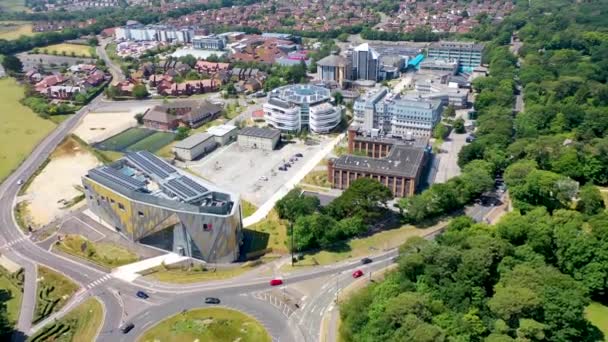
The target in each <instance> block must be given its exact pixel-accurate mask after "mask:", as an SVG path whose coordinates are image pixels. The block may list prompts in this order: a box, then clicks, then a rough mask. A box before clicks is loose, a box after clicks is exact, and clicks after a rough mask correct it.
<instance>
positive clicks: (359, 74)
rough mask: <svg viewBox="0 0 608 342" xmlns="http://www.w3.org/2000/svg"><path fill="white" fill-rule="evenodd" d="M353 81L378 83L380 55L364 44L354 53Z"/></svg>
mask: <svg viewBox="0 0 608 342" xmlns="http://www.w3.org/2000/svg"><path fill="white" fill-rule="evenodd" d="M352 61H353V62H352V65H353V79H355V80H369V81H377V80H378V77H379V74H380V54H379V53H378V52H377V51H376V50H374V49H373V48H372V47H370V46H369V44H368V43H363V44H361V45H359V46H357V47H356V48H355V49H354V50H353V52H352Z"/></svg>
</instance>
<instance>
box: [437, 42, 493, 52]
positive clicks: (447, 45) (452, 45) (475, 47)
mask: <svg viewBox="0 0 608 342" xmlns="http://www.w3.org/2000/svg"><path fill="white" fill-rule="evenodd" d="M483 48H484V46H483V45H482V44H476V43H473V42H454V41H439V42H434V43H431V44H430V45H429V49H459V50H471V51H480V52H481V51H482V50H483Z"/></svg>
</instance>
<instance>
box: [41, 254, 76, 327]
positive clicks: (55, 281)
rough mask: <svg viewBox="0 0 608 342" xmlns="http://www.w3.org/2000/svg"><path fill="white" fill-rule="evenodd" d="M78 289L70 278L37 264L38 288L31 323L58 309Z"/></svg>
mask: <svg viewBox="0 0 608 342" xmlns="http://www.w3.org/2000/svg"><path fill="white" fill-rule="evenodd" d="M77 290H78V285H76V284H75V283H74V282H73V281H72V280H70V279H68V278H67V277H65V276H63V275H62V274H60V273H57V272H55V271H53V270H51V269H49V268H46V267H44V266H38V288H37V293H36V308H35V310H34V319H33V321H32V322H33V323H38V322H40V321H42V320H43V319H45V318H46V317H48V316H49V315H51V314H52V313H53V312H56V311H59V310H60V309H61V308H62V307H63V306H64V305H65V303H67V301H68V300H69V299H70V297H72V295H73V294H74V293H76V291H77Z"/></svg>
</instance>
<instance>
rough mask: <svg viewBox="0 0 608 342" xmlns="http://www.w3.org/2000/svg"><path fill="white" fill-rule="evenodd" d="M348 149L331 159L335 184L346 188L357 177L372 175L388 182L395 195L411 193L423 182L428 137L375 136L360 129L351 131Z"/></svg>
mask: <svg viewBox="0 0 608 342" xmlns="http://www.w3.org/2000/svg"><path fill="white" fill-rule="evenodd" d="M348 152H349V154H348V155H344V156H341V157H339V158H334V159H331V160H330V161H329V163H328V167H327V169H328V171H327V172H328V179H329V182H330V183H331V184H332V188H335V189H346V188H348V187H349V186H350V184H351V183H352V182H353V181H354V180H356V179H358V178H361V177H368V178H372V179H376V180H378V181H379V182H380V183H382V184H384V185H386V186H387V187H388V188H389V189H390V190H391V192H392V193H393V195H394V196H395V197H409V196H412V195H414V193H415V191H416V189H417V187H418V186H419V183H420V176H421V174H422V170H423V169H424V165H425V164H426V161H427V147H426V140H412V141H404V140H398V139H390V138H379V137H371V136H365V135H362V134H360V133H359V132H358V131H357V130H356V129H350V130H349V132H348Z"/></svg>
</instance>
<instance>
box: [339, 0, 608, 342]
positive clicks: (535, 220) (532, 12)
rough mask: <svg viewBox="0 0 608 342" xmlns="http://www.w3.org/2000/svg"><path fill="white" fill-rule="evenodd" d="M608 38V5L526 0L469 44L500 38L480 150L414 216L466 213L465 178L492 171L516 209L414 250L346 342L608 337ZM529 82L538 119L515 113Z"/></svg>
mask: <svg viewBox="0 0 608 342" xmlns="http://www.w3.org/2000/svg"><path fill="white" fill-rule="evenodd" d="M529 4H531V6H532V7H528V5H529ZM606 27H608V3H606V2H600V1H590V2H577V3H574V2H571V1H566V0H548V1H532V2H531V3H529V2H528V1H518V2H517V9H516V11H515V12H514V13H513V14H512V15H511V16H509V17H508V18H506V19H505V21H503V23H502V24H501V25H497V26H494V27H486V29H487V31H489V33H487V32H483V30H482V29H477V30H474V31H473V32H472V33H471V34H469V36H470V37H469V38H474V39H477V40H484V41H486V42H485V43H486V56H485V58H484V59H485V61H486V62H488V63H489V65H490V76H489V77H486V78H483V79H479V80H476V81H475V82H474V84H473V87H474V88H475V91H476V92H477V93H478V94H477V100H476V103H475V109H476V110H477V113H478V128H477V139H476V140H475V141H474V142H473V143H471V144H469V145H467V146H466V147H465V148H463V150H462V151H461V153H460V155H459V164H460V166H461V167H462V168H463V171H464V172H463V174H462V175H461V176H460V177H457V178H456V179H453V180H451V181H450V182H448V183H446V184H441V185H439V184H438V185H433V186H432V187H431V188H429V189H428V190H426V191H424V192H423V193H421V194H420V195H417V196H415V197H414V198H411V199H405V200H403V201H402V202H401V203H400V207H401V208H402V210H403V212H404V216H405V218H406V219H407V220H409V221H410V222H419V221H421V220H423V219H427V218H431V217H437V216H441V215H445V214H449V213H451V212H453V211H454V210H457V209H461V208H462V207H463V206H464V205H465V204H467V201H470V200H472V198H473V196H466V193H465V192H464V191H463V189H465V190H466V189H467V185H468V186H469V187H470V185H469V184H477V183H471V182H467V181H465V177H470V176H469V175H468V173H469V172H471V170H476V171H479V169H483V170H490V175H491V176H492V177H494V176H500V175H502V176H503V177H504V179H505V183H506V184H507V186H508V191H509V195H510V197H511V199H512V201H513V206H514V211H513V212H512V213H509V214H507V215H506V216H504V217H503V218H502V219H501V221H500V222H499V223H498V224H496V225H494V226H490V225H486V224H476V223H474V222H472V221H471V220H470V219H469V218H466V217H459V218H456V219H453V220H452V222H451V223H450V224H449V226H448V229H447V231H446V232H445V233H444V234H443V235H442V236H440V237H438V238H437V240H436V241H426V240H423V239H413V240H410V241H408V242H407V243H406V244H405V245H404V246H402V247H401V249H400V257H399V261H398V262H399V266H398V269H397V270H396V271H394V272H392V273H390V274H389V275H388V277H387V279H386V280H385V281H383V282H380V283H377V284H373V285H371V286H369V287H367V288H365V289H364V290H362V291H361V292H359V293H357V294H356V295H355V296H353V297H352V298H351V299H350V300H349V301H347V302H346V303H344V304H343V305H342V306H341V316H342V325H341V331H340V333H341V335H342V337H343V339H344V341H382V340H386V341H491V342H497V341H501V342H502V341H602V340H604V336H602V333H601V332H600V331H599V330H598V329H597V328H596V327H594V326H592V325H591V324H590V323H589V322H588V321H587V320H586V319H585V316H584V309H585V307H586V306H587V305H588V304H589V303H590V301H591V300H594V301H599V302H602V303H604V304H606V302H608V300H607V299H606V298H608V297H607V290H608V254H607V253H606V251H607V250H608V234H607V229H608V213H607V212H606V210H605V205H604V201H603V198H602V195H601V193H600V191H599V189H598V186H605V185H607V184H608V169H607V167H608V141H607V140H606V139H607V138H606V137H605V135H606V132H607V130H608V96H607V95H608V85H607V84H606V81H607V79H608V33H607V32H606ZM512 33H516V34H517V35H518V36H519V38H520V39H521V40H522V41H523V43H524V44H523V47H522V48H521V50H520V53H519V56H514V55H513V54H511V52H510V51H509V48H508V44H509V42H510V37H511V35H512ZM488 39H491V40H490V41H488ZM518 65H521V68H518ZM518 83H520V84H521V86H522V88H523V90H522V92H523V95H524V99H525V109H524V111H523V112H521V113H518V114H516V115H514V114H513V112H512V108H513V103H514V92H515V89H516V87H517V84H518ZM480 166H483V168H481V167H480ZM469 179H470V178H469ZM477 179H479V178H477ZM479 184H483V182H479ZM472 188H473V189H475V187H472ZM446 197H447V198H448V199H445V198H446Z"/></svg>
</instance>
